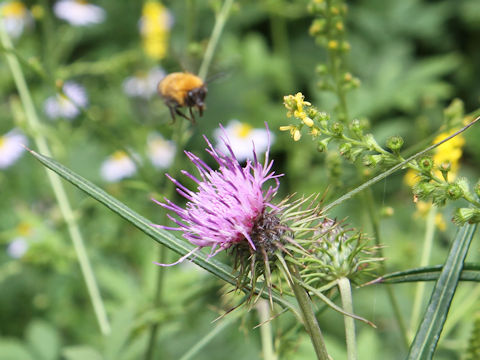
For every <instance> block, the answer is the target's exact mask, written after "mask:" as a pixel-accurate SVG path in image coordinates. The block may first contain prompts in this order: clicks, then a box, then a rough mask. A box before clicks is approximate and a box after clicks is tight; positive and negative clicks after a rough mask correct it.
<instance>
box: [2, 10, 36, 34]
mask: <svg viewBox="0 0 480 360" xmlns="http://www.w3.org/2000/svg"><path fill="white" fill-rule="evenodd" d="M0 17H1V18H2V20H3V26H4V27H5V31H6V32H7V34H8V35H10V36H11V37H13V38H18V37H19V36H20V35H22V33H23V30H24V29H25V27H27V26H30V25H32V23H33V20H32V16H31V15H30V12H29V11H28V9H27V7H26V6H25V4H24V3H22V2H21V1H7V2H4V3H2V4H0Z"/></svg>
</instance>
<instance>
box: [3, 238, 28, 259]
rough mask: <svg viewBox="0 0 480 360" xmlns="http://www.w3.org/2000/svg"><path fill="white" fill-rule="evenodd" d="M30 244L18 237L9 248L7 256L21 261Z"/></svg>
mask: <svg viewBox="0 0 480 360" xmlns="http://www.w3.org/2000/svg"><path fill="white" fill-rule="evenodd" d="M28 247H29V245H28V242H27V240H25V238H23V237H16V238H15V239H13V240H12V241H11V242H10V244H8V246H7V254H8V255H9V256H10V257H12V258H14V259H20V258H21V257H22V256H23V255H25V253H26V252H27V250H28Z"/></svg>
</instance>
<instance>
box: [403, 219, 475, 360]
mask: <svg viewBox="0 0 480 360" xmlns="http://www.w3.org/2000/svg"><path fill="white" fill-rule="evenodd" d="M476 228H477V226H476V225H470V224H469V225H465V226H463V227H462V228H460V230H459V231H458V233H457V235H456V236H455V239H454V241H453V244H452V247H451V248H450V252H449V254H448V257H447V260H446V262H445V265H444V266H443V269H442V272H441V273H440V276H439V278H438V280H437V283H436V284H435V287H434V288H433V291H432V296H431V298H430V302H429V304H428V307H427V310H426V312H425V315H424V317H423V321H422V323H421V324H420V327H419V328H418V330H417V334H416V336H415V339H414V340H413V343H412V345H411V346H410V351H409V353H408V357H407V359H408V360H429V359H432V357H433V354H434V352H435V349H436V347H437V343H438V339H439V338H440V334H441V332H442V329H443V325H444V324H445V320H446V318H447V315H448V311H449V309H450V304H451V302H452V299H453V296H454V295H455V290H456V288H457V285H458V281H459V279H460V274H461V272H462V268H463V262H464V260H465V257H466V255H467V252H468V248H469V247H470V243H471V241H472V238H473V234H474V233H475V230H476Z"/></svg>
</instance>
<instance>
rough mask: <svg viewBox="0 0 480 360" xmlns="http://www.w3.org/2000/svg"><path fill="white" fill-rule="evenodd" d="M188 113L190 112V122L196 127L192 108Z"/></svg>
mask: <svg viewBox="0 0 480 360" xmlns="http://www.w3.org/2000/svg"><path fill="white" fill-rule="evenodd" d="M188 111H189V112H190V121H191V122H192V125H195V114H194V113H193V111H192V108H191V107H190V108H188Z"/></svg>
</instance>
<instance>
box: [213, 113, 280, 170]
mask: <svg viewBox="0 0 480 360" xmlns="http://www.w3.org/2000/svg"><path fill="white" fill-rule="evenodd" d="M225 132H226V135H227V137H228V139H229V140H230V146H231V147H232V150H233V153H234V154H235V156H236V157H237V159H238V161H244V160H247V159H253V149H254V144H255V152H256V153H257V155H259V154H261V153H264V152H265V151H266V150H267V148H268V136H269V134H268V131H267V130H266V129H254V128H253V127H252V126H251V125H250V124H247V123H242V122H240V121H238V120H232V121H230V122H229V123H228V125H227V126H226V127H225ZM214 136H215V138H216V140H217V145H216V148H217V149H218V150H220V151H221V152H223V153H224V154H229V151H228V149H227V147H226V146H225V144H224V142H223V141H222V140H221V139H223V138H225V134H224V133H223V131H222V130H221V129H215V131H214ZM273 140H274V135H273V134H272V133H270V143H271V144H273Z"/></svg>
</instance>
